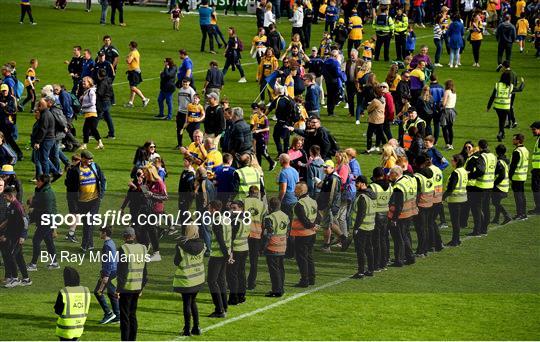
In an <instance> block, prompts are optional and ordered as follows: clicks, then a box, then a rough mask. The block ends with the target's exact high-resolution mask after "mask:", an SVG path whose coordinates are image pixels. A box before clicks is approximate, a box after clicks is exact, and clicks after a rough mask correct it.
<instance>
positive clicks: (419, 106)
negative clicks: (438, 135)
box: [416, 85, 433, 135]
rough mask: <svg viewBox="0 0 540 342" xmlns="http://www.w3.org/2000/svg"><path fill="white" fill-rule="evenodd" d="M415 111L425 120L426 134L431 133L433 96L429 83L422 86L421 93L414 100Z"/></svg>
mask: <svg viewBox="0 0 540 342" xmlns="http://www.w3.org/2000/svg"><path fill="white" fill-rule="evenodd" d="M416 111H417V112H418V116H419V117H420V119H422V120H424V121H425V122H426V135H431V133H432V131H431V120H432V118H433V97H432V96H431V92H430V88H429V85H425V86H424V87H423V88H422V93H421V94H420V97H418V100H417V101H416Z"/></svg>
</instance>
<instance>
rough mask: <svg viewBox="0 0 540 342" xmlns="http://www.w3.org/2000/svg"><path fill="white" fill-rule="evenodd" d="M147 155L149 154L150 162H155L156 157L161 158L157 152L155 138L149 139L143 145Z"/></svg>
mask: <svg viewBox="0 0 540 342" xmlns="http://www.w3.org/2000/svg"><path fill="white" fill-rule="evenodd" d="M143 147H144V150H145V151H146V155H147V156H148V162H150V163H153V162H154V160H155V159H156V158H159V157H160V155H159V153H157V152H156V143H155V142H154V141H153V140H148V141H146V142H145V143H144V145H143Z"/></svg>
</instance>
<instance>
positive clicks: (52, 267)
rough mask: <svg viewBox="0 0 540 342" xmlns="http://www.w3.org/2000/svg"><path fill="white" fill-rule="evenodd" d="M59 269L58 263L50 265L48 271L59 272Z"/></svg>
mask: <svg viewBox="0 0 540 342" xmlns="http://www.w3.org/2000/svg"><path fill="white" fill-rule="evenodd" d="M59 268H60V265H58V263H57V262H53V263H52V264H49V265H48V266H47V269H48V270H57V269H59Z"/></svg>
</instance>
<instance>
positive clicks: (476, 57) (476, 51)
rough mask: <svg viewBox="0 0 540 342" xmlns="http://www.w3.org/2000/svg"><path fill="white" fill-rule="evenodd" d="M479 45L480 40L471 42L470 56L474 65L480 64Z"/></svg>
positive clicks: (480, 43)
mask: <svg viewBox="0 0 540 342" xmlns="http://www.w3.org/2000/svg"><path fill="white" fill-rule="evenodd" d="M480 45H482V41H481V40H471V47H472V54H473V58H474V62H475V63H479V62H480Z"/></svg>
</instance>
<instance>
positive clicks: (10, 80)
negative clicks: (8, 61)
mask: <svg viewBox="0 0 540 342" xmlns="http://www.w3.org/2000/svg"><path fill="white" fill-rule="evenodd" d="M3 83H4V84H5V85H7V86H8V87H9V92H10V93H13V94H15V92H16V90H15V80H14V79H13V76H8V77H4V80H3Z"/></svg>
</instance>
